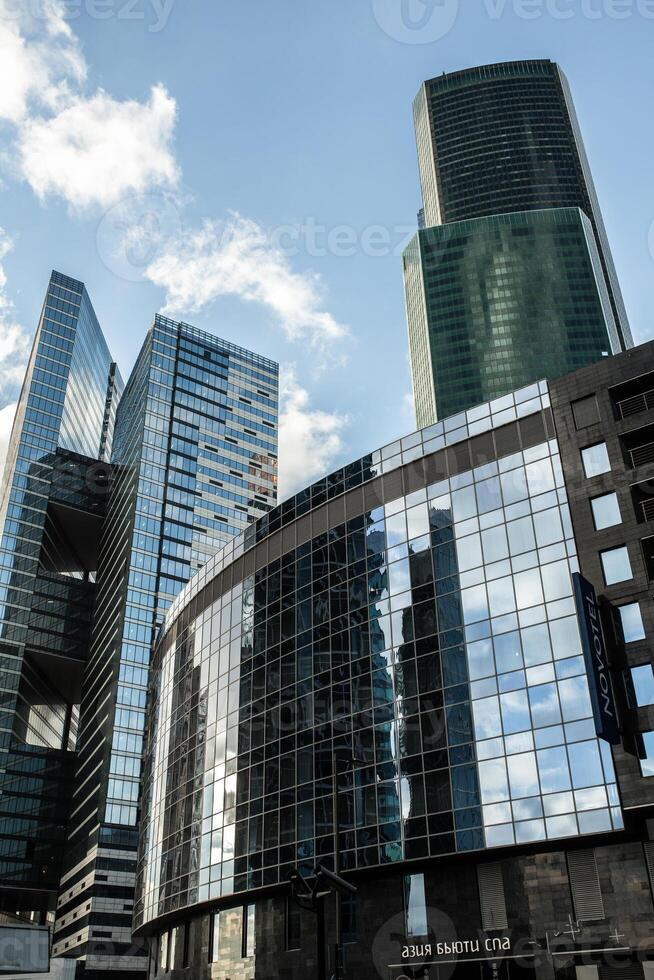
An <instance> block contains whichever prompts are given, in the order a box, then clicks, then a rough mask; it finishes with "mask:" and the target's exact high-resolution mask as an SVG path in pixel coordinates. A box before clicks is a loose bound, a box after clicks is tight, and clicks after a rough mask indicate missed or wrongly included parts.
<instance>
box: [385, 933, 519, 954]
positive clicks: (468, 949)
mask: <svg viewBox="0 0 654 980" xmlns="http://www.w3.org/2000/svg"><path fill="white" fill-rule="evenodd" d="M510 951H511V940H510V939H509V938H508V936H492V937H487V938H485V939H481V940H480V939H456V940H453V941H452V942H448V943H441V942H436V943H423V944H421V945H410V946H409V945H407V946H403V947H402V959H403V960H425V959H427V958H429V957H430V956H463V955H464V954H465V953H481V952H486V953H503V952H510Z"/></svg>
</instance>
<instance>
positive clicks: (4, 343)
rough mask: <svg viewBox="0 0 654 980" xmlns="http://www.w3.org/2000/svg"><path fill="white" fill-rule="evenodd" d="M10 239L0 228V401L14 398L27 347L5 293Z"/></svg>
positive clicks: (27, 339)
mask: <svg viewBox="0 0 654 980" xmlns="http://www.w3.org/2000/svg"><path fill="white" fill-rule="evenodd" d="M11 248H12V241H11V239H10V238H9V236H8V235H7V233H6V232H5V231H4V229H3V228H0V401H2V402H6V401H7V399H9V398H10V399H12V400H13V399H14V398H15V397H16V394H17V392H18V390H19V388H20V385H21V384H22V381H23V377H24V375H25V367H26V365H27V359H28V357H29V351H30V337H29V334H28V333H27V331H26V330H25V329H24V327H22V326H21V325H20V323H18V321H17V320H16V313H15V310H14V305H13V303H12V302H11V300H10V299H9V298H8V296H7V276H6V274H5V270H4V267H3V265H2V261H3V259H4V258H5V256H6V255H7V253H8V252H10V251H11Z"/></svg>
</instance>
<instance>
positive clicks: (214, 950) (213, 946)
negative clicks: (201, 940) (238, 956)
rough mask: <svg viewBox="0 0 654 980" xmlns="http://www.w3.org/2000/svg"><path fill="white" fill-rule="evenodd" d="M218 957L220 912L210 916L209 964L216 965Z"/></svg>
mask: <svg viewBox="0 0 654 980" xmlns="http://www.w3.org/2000/svg"><path fill="white" fill-rule="evenodd" d="M219 955H220V912H214V914H213V915H212V916H211V922H210V933H209V962H210V963H217V962H218V958H219Z"/></svg>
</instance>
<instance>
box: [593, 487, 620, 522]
mask: <svg viewBox="0 0 654 980" xmlns="http://www.w3.org/2000/svg"><path fill="white" fill-rule="evenodd" d="M590 506H591V509H592V511H593V522H594V524H595V530H596V531H603V530H604V529H605V528H607V527H615V525H616V524H622V515H621V513H620V504H619V502H618V495H617V493H604V494H602V496H601V497H593V499H592V500H591V502H590Z"/></svg>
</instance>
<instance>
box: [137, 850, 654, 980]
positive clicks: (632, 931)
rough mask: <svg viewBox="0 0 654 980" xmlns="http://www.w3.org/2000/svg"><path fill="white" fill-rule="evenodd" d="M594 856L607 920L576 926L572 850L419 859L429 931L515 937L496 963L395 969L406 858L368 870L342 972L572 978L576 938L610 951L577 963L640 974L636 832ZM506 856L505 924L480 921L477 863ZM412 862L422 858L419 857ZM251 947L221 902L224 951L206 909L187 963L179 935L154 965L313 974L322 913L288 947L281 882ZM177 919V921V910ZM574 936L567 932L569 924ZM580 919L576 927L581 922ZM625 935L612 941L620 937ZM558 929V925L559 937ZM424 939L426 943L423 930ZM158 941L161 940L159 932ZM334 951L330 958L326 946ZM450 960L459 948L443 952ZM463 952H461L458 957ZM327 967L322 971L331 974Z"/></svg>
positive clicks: (264, 903) (211, 975) (269, 978)
mask: <svg viewBox="0 0 654 980" xmlns="http://www.w3.org/2000/svg"><path fill="white" fill-rule="evenodd" d="M595 858H596V864H597V869H598V876H599V882H600V888H601V893H602V899H603V902H604V912H605V917H604V919H601V920H598V921H597V922H588V923H580V924H579V925H576V924H575V923H574V920H575V910H574V907H573V902H572V894H571V888H570V882H569V878H568V866H567V859H566V852H565V851H564V850H553V851H546V852H540V853H523V854H511V853H510V852H508V853H505V854H503V855H500V854H495V855H493V854H488V855H486V856H485V859H484V862H477V861H476V860H471V859H466V858H458V859H454V860H443V861H436V862H433V861H432V862H430V863H429V864H428V865H425V866H424V868H422V869H420V870H421V871H422V872H423V873H424V875H425V893H426V901H427V905H428V908H429V913H428V921H429V926H430V931H431V936H432V940H433V942H434V943H435V942H436V940H442V941H445V942H454V941H456V940H457V939H458V940H475V939H476V940H478V941H480V942H481V943H482V944H483V942H484V941H485V939H486V938H488V937H490V938H491V939H492V938H493V937H505V936H506V937H510V940H511V945H512V950H511V952H512V953H513V954H515V953H518V954H521V956H522V958H521V959H520V960H518V961H509V960H506V959H502V958H501V956H499V957H498V959H497V960H495V962H496V963H497V970H498V972H497V974H494V973H493V972H492V969H491V966H490V963H489V964H485V965H484V966H483V970H484V971H486V972H482V965H481V964H480V963H478V962H472V961H470V960H468V962H465V961H463V960H464V958H463V957H459V962H458V965H457V964H456V963H452V964H450V963H447V964H445V965H441V967H440V974H439V972H438V971H437V970H436V969H435V968H434V967H427V970H428V972H427V973H426V974H425V973H424V972H415V973H412V972H411V971H410V970H407V971H406V973H403V971H402V970H401V969H399V970H389V965H391V964H394V963H398V962H399V961H401V947H402V945H403V943H404V942H405V938H404V932H405V927H404V912H403V872H402V869H400V868H398V869H397V870H393V871H389V872H388V873H383V874H377V873H375V874H370V875H368V876H366V877H359V878H358V880H357V879H354V878H353V880H356V883H357V886H358V889H359V890H358V894H357V911H356V920H357V932H356V942H354V943H349V944H348V945H347V946H346V963H347V968H346V977H347V980H398V978H400V977H402V976H407V977H411V978H413V977H414V976H415V977H418V976H419V977H424V976H426V977H428V978H429V980H459V978H471V980H475V978H477V977H486V976H489V977H493V976H495V975H497V976H498V977H500V978H505V980H514V978H517V977H538V978H543V980H544V978H553V977H556V978H557V980H567V978H575V975H576V974H575V969H574V963H573V961H572V960H571V958H570V955H569V954H568V955H564V950H569V949H570V943H571V942H573V945H575V946H576V949H577V950H582V949H589V948H592V949H595V950H605V951H608V952H604V953H603V954H599V955H597V956H596V957H595V958H592V957H590V956H588V955H585V956H581V955H578V956H577V957H576V959H575V961H574V962H576V963H580V964H582V963H583V964H593V963H600V962H604V963H608V964H613V965H614V966H617V968H618V969H619V971H620V972H619V973H618V975H622V976H625V980H626V977H629V980H631V977H632V974H631V973H629V972H627V967H626V963H627V962H629V963H630V964H631V965H632V969H634V970H635V973H634V974H633V975H634V976H638V977H642V976H643V972H642V967H641V966H640V965H639V964H638V962H637V960H638V958H641V959H642V958H646V957H647V955H648V953H649V955H651V957H652V958H654V903H653V900H652V891H651V887H650V882H649V878H648V873H647V866H646V862H645V857H644V852H643V847H642V844H641V843H640V841H637V840H636V841H633V840H632V841H628V840H622V841H619V842H616V843H607V844H604V845H602V846H599V847H596V848H595ZM495 861H499V862H500V864H501V868H502V880H503V883H504V894H505V900H506V912H507V923H508V929H507V930H505V931H501V932H484V931H483V929H482V917H481V906H480V897H479V886H478V877H477V866H478V863H489V862H491V863H494V862H495ZM411 870H412V872H413V873H416V872H418V870H419V869H417V868H414V867H412V869H411ZM256 907H257V912H256V921H257V925H256V954H255V956H253V957H245V958H242V957H241V931H240V930H241V926H240V922H241V910H240V909H238V910H232V911H229V912H227V913H223V919H224V924H223V921H222V920H221V939H220V951H219V957H218V960H217V961H216V962H214V963H212V964H210V963H209V962H208V958H209V916H207V915H205V916H203V917H199V918H196V919H194V920H192V921H191V923H190V928H191V932H190V942H189V953H190V957H189V966H188V967H187V968H186V969H183V968H182V967H181V961H182V953H183V950H182V944H181V941H178V942H177V944H176V965H175V968H174V969H172V970H170V971H169V972H168V973H164V972H163V971H158V972H156V974H155V971H154V970H153V971H152V972H151V974H150V976H151V977H154V976H155V975H156V976H157V978H163V977H164V976H165V977H166V978H169V980H314V978H315V980H318V978H319V977H320V973H319V969H318V961H317V920H316V917H315V915H314V914H313V913H311V912H310V911H303V912H302V915H301V940H300V944H301V948H300V949H298V950H292V951H288V950H286V895H285V894H283V893H278V894H276V895H274V896H270V897H267V898H263V899H261V900H259V901H258V902H257V903H256ZM326 920H327V941H328V945H329V946H332V945H333V943H334V938H335V937H334V921H335V917H334V898H333V896H330V897H329V898H328V899H327V900H326ZM180 921H181V920H180ZM571 921H572V923H573V929H574V930H575V935H574V937H570V935H569V934H568V932H569V930H570V928H571V925H570V923H571ZM577 930H578V931H577ZM616 930H617V936H618V937H619V938H618V940H615V939H614V938H613V937H614V936H615V935H616ZM556 933H562V935H560V936H558V937H557V936H556V935H555V934H556ZM548 937H549V940H550V943H551V946H552V948H553V949H554V950H556V951H557V953H559V952H560V953H561V955H557V957H556V958H555V959H556V963H557V971H556V973H553V972H552V966H551V961H550V960H549V959H548V958H547V957H545V956H544V955H543V954H540V953H539V954H537V958H536V960H532V959H530V958H529V957H528V954H529V953H530V952H531V951H532V950H533V949H534V947H533V946H530V945H529V943H530V942H532V943H538V944H539V945H540V946H542V947H545V946H546V945H547V939H548ZM417 942H420V940H418V941H417ZM155 944H156V941H155ZM623 946H627V947H630V949H631V952H630V953H628V954H624V953H619V954H618V953H616V954H612V953H611V952H610V950H611V949H612V948H616V947H623ZM329 955H330V962H333V961H332V960H331V954H329ZM443 959H444V960H450V959H452V957H451V956H450V957H448V956H445V957H443ZM454 959H456V957H454ZM331 969H332V968H331V967H330V968H329V969H328V971H327V973H326V977H327V978H329V977H330V976H331Z"/></svg>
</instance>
